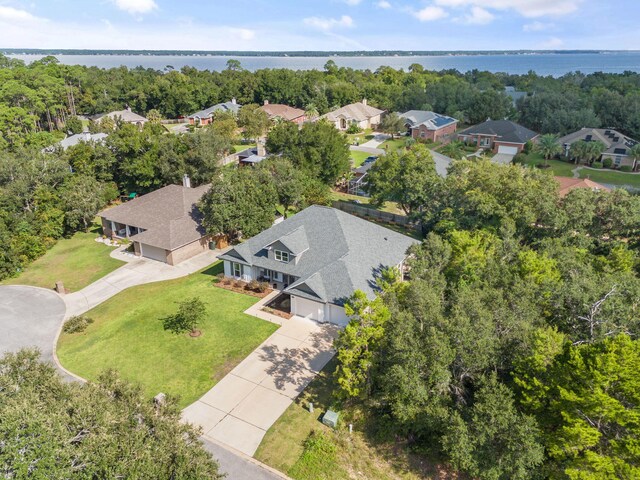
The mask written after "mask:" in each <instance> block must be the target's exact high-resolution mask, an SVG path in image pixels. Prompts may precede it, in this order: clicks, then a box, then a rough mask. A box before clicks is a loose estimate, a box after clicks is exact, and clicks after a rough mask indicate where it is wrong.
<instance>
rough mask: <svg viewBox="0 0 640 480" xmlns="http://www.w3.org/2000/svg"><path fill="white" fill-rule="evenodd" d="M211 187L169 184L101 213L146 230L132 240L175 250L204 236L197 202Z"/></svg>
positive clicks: (110, 218)
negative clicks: (187, 186)
mask: <svg viewBox="0 0 640 480" xmlns="http://www.w3.org/2000/svg"><path fill="white" fill-rule="evenodd" d="M209 188H210V185H202V186H200V187H197V188H186V187H183V186H181V185H168V186H166V187H163V188H160V189H158V190H155V191H153V192H151V193H148V194H146V195H143V196H141V197H138V198H135V199H133V200H131V201H129V202H127V203H123V204H121V205H118V206H116V207H112V208H109V209H107V210H103V211H102V212H100V213H99V214H98V215H99V216H100V217H102V218H104V219H105V220H108V221H113V222H118V223H122V224H126V225H129V226H133V227H138V228H142V229H144V230H145V231H144V232H142V233H139V234H137V235H134V236H132V237H131V239H132V240H135V241H138V242H140V243H144V244H146V245H151V246H154V247H159V248H164V249H165V250H175V249H176V248H178V247H181V246H183V245H186V244H188V243H191V242H194V241H196V240H199V239H200V238H202V237H203V236H205V234H206V233H205V231H204V228H203V227H202V223H201V220H202V213H201V212H200V211H199V210H198V208H197V206H196V205H197V203H198V202H199V201H200V199H201V198H202V196H203V195H204V194H205V193H206V192H207V191H208V190H209Z"/></svg>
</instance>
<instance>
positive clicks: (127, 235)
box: [124, 225, 129, 238]
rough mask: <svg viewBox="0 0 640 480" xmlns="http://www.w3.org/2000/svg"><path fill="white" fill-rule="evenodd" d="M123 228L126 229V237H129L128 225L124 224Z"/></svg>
mask: <svg viewBox="0 0 640 480" xmlns="http://www.w3.org/2000/svg"><path fill="white" fill-rule="evenodd" d="M124 228H125V230H126V231H127V233H126V237H127V238H129V225H125V226H124Z"/></svg>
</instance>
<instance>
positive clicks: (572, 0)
mask: <svg viewBox="0 0 640 480" xmlns="http://www.w3.org/2000/svg"><path fill="white" fill-rule="evenodd" d="M582 2H583V0H435V3H436V4H437V5H440V6H442V7H465V6H476V7H480V8H485V9H486V8H491V9H495V10H515V11H516V12H518V13H519V14H520V15H523V16H525V17H542V16H545V15H552V16H560V15H567V14H569V13H572V12H574V11H575V10H577V8H578V6H579V5H580V4H581V3H582Z"/></svg>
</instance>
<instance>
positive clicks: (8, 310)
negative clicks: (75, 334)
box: [0, 285, 66, 363]
mask: <svg viewBox="0 0 640 480" xmlns="http://www.w3.org/2000/svg"><path fill="white" fill-rule="evenodd" d="M65 310H66V307H65V303H64V301H63V300H62V298H60V296H58V294H57V293H55V292H53V291H51V290H46V289H44V288H37V287H26V286H21V285H6V286H0V332H1V333H0V355H2V354H3V353H5V352H15V351H18V350H20V349H21V348H26V347H37V348H38V349H39V350H40V352H41V353H42V359H43V360H46V361H49V362H52V363H55V362H54V361H53V343H54V341H55V338H56V335H57V334H58V330H59V329H60V324H61V323H62V320H63V319H64V314H65Z"/></svg>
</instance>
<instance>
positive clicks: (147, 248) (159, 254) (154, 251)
mask: <svg viewBox="0 0 640 480" xmlns="http://www.w3.org/2000/svg"><path fill="white" fill-rule="evenodd" d="M140 248H141V249H142V256H143V257H146V258H150V259H152V260H157V261H159V262H163V263H167V252H166V251H165V249H164V248H158V247H152V246H151V245H145V244H144V243H141V244H140Z"/></svg>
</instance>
